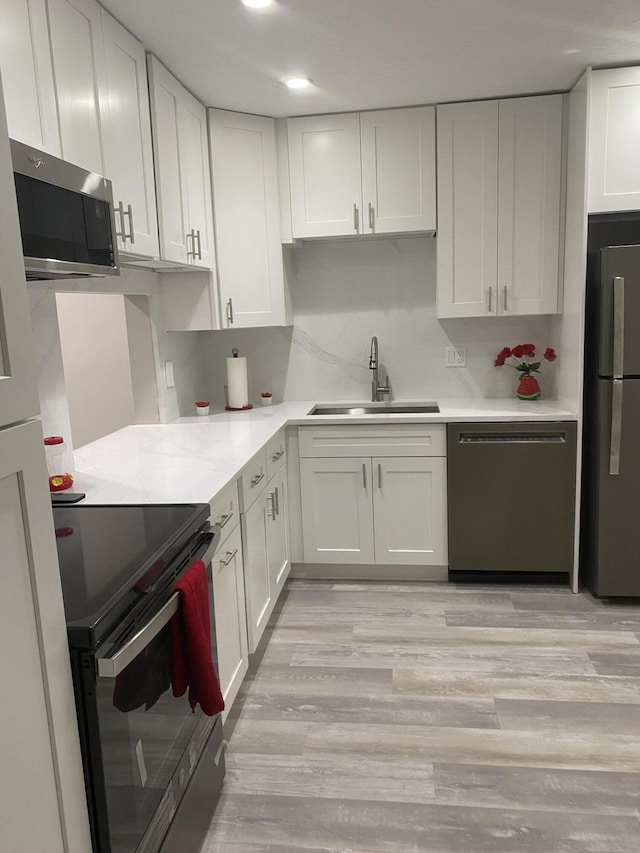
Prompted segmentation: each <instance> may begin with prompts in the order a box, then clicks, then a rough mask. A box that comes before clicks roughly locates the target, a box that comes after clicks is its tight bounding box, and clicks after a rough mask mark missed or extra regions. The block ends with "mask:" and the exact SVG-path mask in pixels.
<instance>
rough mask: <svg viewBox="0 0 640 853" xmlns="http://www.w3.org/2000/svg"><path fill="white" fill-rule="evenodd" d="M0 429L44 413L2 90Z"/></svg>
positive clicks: (0, 130) (0, 144)
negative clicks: (39, 387) (36, 365)
mask: <svg viewBox="0 0 640 853" xmlns="http://www.w3.org/2000/svg"><path fill="white" fill-rule="evenodd" d="M0 214H1V219H2V228H0V258H2V274H0V427H3V426H6V425H8V424H12V423H15V422H16V421H20V420H23V419H24V418H30V417H33V416H35V415H37V414H39V412H40V404H39V402H38V392H37V389H36V372H35V364H34V360H33V341H32V335H31V322H30V319H29V302H28V299H27V284H26V281H25V276H24V261H23V259H22V241H21V239H20V229H19V226H18V209H17V205H16V190H15V184H14V182H13V170H12V168H11V152H10V150H9V137H8V135H7V126H6V124H5V118H4V110H3V108H2V92H0Z"/></svg>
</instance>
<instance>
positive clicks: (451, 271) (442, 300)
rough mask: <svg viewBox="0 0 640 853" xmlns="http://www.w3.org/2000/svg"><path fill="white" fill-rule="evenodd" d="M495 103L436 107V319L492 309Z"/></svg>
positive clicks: (494, 300) (495, 228)
mask: <svg viewBox="0 0 640 853" xmlns="http://www.w3.org/2000/svg"><path fill="white" fill-rule="evenodd" d="M497 256H498V101H478V102H476V103H468V104H446V105H444V106H442V107H438V245H437V277H438V294H437V315H438V317H440V318H444V317H480V316H484V315H487V314H490V315H495V314H496V309H497V293H496V285H497Z"/></svg>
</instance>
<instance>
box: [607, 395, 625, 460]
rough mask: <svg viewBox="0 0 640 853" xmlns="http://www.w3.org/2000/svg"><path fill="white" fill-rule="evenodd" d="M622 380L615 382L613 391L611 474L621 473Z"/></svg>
mask: <svg viewBox="0 0 640 853" xmlns="http://www.w3.org/2000/svg"><path fill="white" fill-rule="evenodd" d="M622 383H623V380H622V379H614V380H613V388H612V389H611V392H612V395H611V446H610V448H609V474H610V475H611V476H612V477H615V476H617V475H618V474H619V473H620V444H621V441H622Z"/></svg>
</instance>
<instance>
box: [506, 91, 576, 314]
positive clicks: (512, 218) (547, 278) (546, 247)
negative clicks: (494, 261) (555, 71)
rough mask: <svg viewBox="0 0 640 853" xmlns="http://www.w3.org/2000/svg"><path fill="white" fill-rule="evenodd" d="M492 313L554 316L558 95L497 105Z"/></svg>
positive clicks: (559, 182) (559, 131)
mask: <svg viewBox="0 0 640 853" xmlns="http://www.w3.org/2000/svg"><path fill="white" fill-rule="evenodd" d="M498 152H499V154H498V167H499V168H498V293H497V297H498V298H497V302H498V306H499V307H498V311H499V312H500V313H502V314H554V313H555V312H556V311H557V310H558V278H559V267H560V263H559V261H560V207H561V195H562V192H561V190H562V180H563V170H562V95H550V96H542V97H539V98H513V99H512V100H508V101H501V102H500V123H499V142H498Z"/></svg>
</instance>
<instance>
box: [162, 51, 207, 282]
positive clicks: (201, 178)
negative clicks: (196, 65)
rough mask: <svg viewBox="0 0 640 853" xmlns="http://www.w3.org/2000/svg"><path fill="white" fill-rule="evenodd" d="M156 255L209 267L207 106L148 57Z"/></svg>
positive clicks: (182, 262)
mask: <svg viewBox="0 0 640 853" xmlns="http://www.w3.org/2000/svg"><path fill="white" fill-rule="evenodd" d="M148 70H149V86H150V95H151V120H152V121H151V129H152V135H153V154H154V161H155V167H156V177H157V182H156V190H157V194H158V222H159V231H160V257H161V258H162V259H163V260H165V261H171V262H174V263H176V264H191V265H194V266H198V267H203V268H212V267H213V254H214V253H213V209H212V205H211V180H210V173H209V154H208V143H207V116H206V110H205V108H204V107H203V106H202V104H200V103H199V102H198V101H196V99H195V98H194V97H193V96H192V95H190V94H189V92H187V90H186V89H185V88H184V87H183V86H182V85H181V84H180V83H179V82H178V81H177V80H176V78H175V77H174V76H173V75H172V74H170V73H169V71H167V69H166V68H165V67H164V66H163V65H162V64H161V63H160V62H158V60H157V59H156V58H155V57H154V56H149V57H148Z"/></svg>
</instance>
